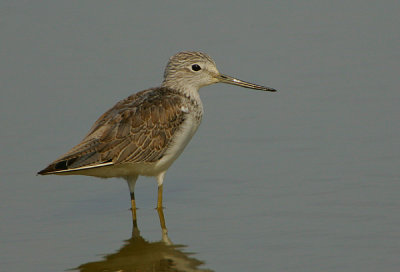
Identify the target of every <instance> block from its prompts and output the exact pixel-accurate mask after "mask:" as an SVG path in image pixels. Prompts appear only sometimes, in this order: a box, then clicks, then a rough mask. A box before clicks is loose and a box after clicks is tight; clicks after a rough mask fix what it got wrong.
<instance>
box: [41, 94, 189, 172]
mask: <svg viewBox="0 0 400 272" xmlns="http://www.w3.org/2000/svg"><path fill="white" fill-rule="evenodd" d="M184 99H185V98H184V97H182V96H181V95H180V94H178V93H176V92H173V91H171V90H169V89H167V88H156V89H149V90H145V91H142V92H139V93H137V94H134V95H131V96H129V97H128V98H126V99H124V100H122V101H120V102H118V103H117V104H116V105H115V106H114V107H113V108H111V109H110V110H108V111H107V112H105V113H104V114H103V115H101V116H100V118H99V119H98V120H97V121H96V122H95V123H94V125H93V126H92V128H91V129H90V131H89V133H88V134H87V135H86V136H85V138H84V139H83V140H82V142H81V143H79V144H78V145H76V146H75V147H73V148H72V149H71V150H70V151H69V152H67V153H66V154H64V155H63V156H61V157H60V158H59V159H57V160H56V161H54V162H53V163H51V164H50V165H49V166H48V167H47V168H45V169H43V170H42V171H40V172H39V174H52V173H57V172H66V171H74V170H76V169H82V168H83V169H84V168H85V167H88V168H93V167H95V166H97V165H98V166H102V165H110V164H118V163H127V162H129V163H153V162H156V161H158V160H159V159H161V158H162V157H163V155H164V154H165V152H166V150H167V149H168V147H169V146H170V144H171V143H172V139H173V136H174V134H175V133H176V132H177V131H178V130H179V128H180V126H181V125H182V123H183V122H184V120H185V118H186V113H185V112H183V111H182V110H181V106H182V105H183V103H184V102H185V101H184Z"/></svg>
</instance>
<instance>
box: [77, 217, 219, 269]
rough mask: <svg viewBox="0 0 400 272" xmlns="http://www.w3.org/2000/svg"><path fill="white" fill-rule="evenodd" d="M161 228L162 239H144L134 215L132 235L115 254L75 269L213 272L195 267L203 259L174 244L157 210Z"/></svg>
mask: <svg viewBox="0 0 400 272" xmlns="http://www.w3.org/2000/svg"><path fill="white" fill-rule="evenodd" d="M158 215H159V218H160V225H161V229H162V240H161V241H158V242H148V241H146V240H145V239H144V238H143V237H142V236H141V235H140V232H139V229H138V227H137V224H136V216H135V220H134V224H133V231H132V238H130V239H129V240H126V241H125V244H124V245H123V246H122V248H121V249H119V250H118V251H117V252H116V253H112V254H108V255H106V256H104V258H103V260H101V261H97V262H89V263H85V264H82V265H80V266H79V267H78V268H76V270H78V271H82V272H94V271H96V272H97V271H174V272H179V271H204V272H206V271H212V270H208V269H201V268H198V267H199V266H200V265H202V264H203V262H201V261H199V260H197V259H195V258H193V257H189V256H190V255H192V253H186V252H183V251H182V250H183V249H184V248H185V247H186V246H184V245H174V244H173V243H172V242H171V240H170V239H169V237H168V235H167V228H166V226H165V220H164V213H163V211H162V209H159V210H158Z"/></svg>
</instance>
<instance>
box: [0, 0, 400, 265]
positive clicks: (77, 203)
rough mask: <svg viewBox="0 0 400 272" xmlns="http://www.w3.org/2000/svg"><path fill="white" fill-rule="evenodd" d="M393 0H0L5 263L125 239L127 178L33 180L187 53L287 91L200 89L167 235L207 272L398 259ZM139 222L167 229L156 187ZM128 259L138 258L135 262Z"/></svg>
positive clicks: (94, 249)
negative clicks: (199, 108)
mask: <svg viewBox="0 0 400 272" xmlns="http://www.w3.org/2000/svg"><path fill="white" fill-rule="evenodd" d="M399 14H400V2H399V1H274V2H267V1H146V2H145V1H143V2H137V1H131V2H128V1H112V2H111V1H4V0H3V1H1V2H0V39H1V41H0V84H1V85H0V92H1V99H0V128H1V129H0V140H1V153H0V174H1V182H0V199H1V201H0V217H1V218H0V270H2V271H64V270H66V269H71V268H74V267H78V266H79V265H81V264H85V263H88V262H95V261H99V260H101V259H102V257H103V255H108V254H113V253H115V252H117V251H118V250H119V249H120V248H122V247H123V246H124V243H125V242H124V240H126V239H129V238H130V235H131V233H130V232H131V222H130V212H129V205H130V202H129V193H128V188H127V185H126V184H125V182H123V181H122V180H117V179H110V180H100V179H95V178H91V177H83V176H75V177H73V176H70V177H58V176H47V177H41V176H36V175H35V173H36V172H37V171H38V170H40V169H42V168H44V167H45V166H46V165H47V164H48V163H49V162H51V161H52V160H54V159H56V158H57V157H58V156H59V155H61V154H62V153H64V152H66V151H67V150H68V149H69V148H70V147H72V146H73V145H75V144H76V143H78V142H79V140H80V139H81V138H82V137H83V136H84V135H85V134H86V132H87V131H88V129H89V127H90V126H91V125H92V123H93V122H94V121H95V120H96V118H97V117H98V116H99V115H101V114H102V113H103V112H104V111H105V110H107V109H108V108H110V107H111V106H113V105H114V103H116V102H117V101H118V100H120V99H123V98H125V97H126V96H128V95H130V94H131V93H134V92H136V91H140V90H142V89H145V88H148V87H154V86H157V85H159V84H160V82H161V80H162V73H163V69H164V66H165V64H166V62H167V60H168V58H169V57H170V56H171V55H173V54H175V53H176V52H178V51H181V50H201V51H204V52H206V53H208V54H210V55H211V56H212V57H213V58H214V59H215V61H216V63H217V65H218V67H219V70H220V71H221V72H223V73H226V74H229V75H232V76H237V77H238V78H240V79H243V80H247V81H251V82H255V83H259V84H264V85H267V86H270V87H273V88H276V89H278V91H279V92H278V93H263V92H258V91H252V90H248V89H243V88H239V87H233V86H228V85H223V84H218V85H213V86H209V87H206V88H204V89H201V91H200V93H201V97H202V99H203V103H204V107H205V116H204V119H203V123H202V125H201V127H200V129H199V131H198V132H197V134H196V135H195V137H194V138H193V140H192V141H191V143H190V144H189V146H188V147H187V148H186V150H185V152H184V153H183V154H182V156H181V157H180V158H179V159H178V160H177V161H176V162H175V164H174V165H173V166H172V167H171V168H170V170H169V172H168V173H167V175H166V179H165V183H164V184H165V186H164V198H165V200H164V201H165V202H164V205H165V206H166V210H165V216H166V221H167V226H168V229H169V237H170V238H171V240H172V242H173V243H176V244H182V245H186V246H187V247H185V248H183V249H181V250H182V251H183V252H194V253H195V254H194V255H190V256H191V258H195V259H197V260H201V261H203V262H205V264H204V265H203V266H201V267H200V268H202V269H204V268H209V269H212V270H214V271H396V270H398V269H399V268H400V258H399V254H400V230H399V225H400V213H399V209H400V198H399V193H400V184H399V180H400V152H399V151H400V126H399V116H400V92H399V87H400V80H399V71H400V65H399V63H400V62H399V60H400V56H399V52H400V50H399V44H400V38H399V36H400V31H399V26H400V16H399ZM136 192H137V193H136V195H137V203H138V207H139V210H138V217H139V228H140V230H141V235H142V236H143V238H144V239H146V240H148V241H158V240H160V239H161V231H160V226H159V223H158V216H157V213H156V211H155V210H154V209H153V208H154V207H155V203H156V183H155V181H154V180H153V179H149V178H141V179H140V180H139V182H138V184H137V189H136ZM132 258H134V256H132Z"/></svg>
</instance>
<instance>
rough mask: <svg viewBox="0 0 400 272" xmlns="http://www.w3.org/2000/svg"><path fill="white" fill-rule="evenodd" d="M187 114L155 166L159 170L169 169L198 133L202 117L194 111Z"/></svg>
mask: <svg viewBox="0 0 400 272" xmlns="http://www.w3.org/2000/svg"><path fill="white" fill-rule="evenodd" d="M185 109H187V108H185ZM187 116H188V118H187V119H186V120H185V122H184V123H183V124H182V126H181V128H180V129H179V131H178V132H176V134H175V135H174V139H173V142H172V144H171V146H170V148H169V149H168V150H167V151H166V152H165V155H164V156H163V157H162V159H161V160H160V161H158V162H157V163H156V164H155V168H157V170H158V171H160V172H163V171H165V170H167V169H168V168H169V167H170V166H171V164H172V163H173V162H174V161H175V160H176V159H177V158H178V156H179V155H180V154H181V153H182V151H183V149H184V148H185V147H186V145H187V144H188V143H189V141H190V139H192V137H193V135H194V134H195V133H196V131H197V128H198V127H199V125H200V122H201V118H200V119H199V118H198V117H197V118H196V115H195V114H194V113H192V112H190V113H188V115H187Z"/></svg>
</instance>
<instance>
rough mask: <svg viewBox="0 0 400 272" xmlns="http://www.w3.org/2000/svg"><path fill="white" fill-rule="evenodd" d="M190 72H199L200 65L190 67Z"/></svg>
mask: <svg viewBox="0 0 400 272" xmlns="http://www.w3.org/2000/svg"><path fill="white" fill-rule="evenodd" d="M192 70H193V71H196V72H197V71H200V70H201V67H200V65H198V64H193V65H192Z"/></svg>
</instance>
